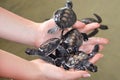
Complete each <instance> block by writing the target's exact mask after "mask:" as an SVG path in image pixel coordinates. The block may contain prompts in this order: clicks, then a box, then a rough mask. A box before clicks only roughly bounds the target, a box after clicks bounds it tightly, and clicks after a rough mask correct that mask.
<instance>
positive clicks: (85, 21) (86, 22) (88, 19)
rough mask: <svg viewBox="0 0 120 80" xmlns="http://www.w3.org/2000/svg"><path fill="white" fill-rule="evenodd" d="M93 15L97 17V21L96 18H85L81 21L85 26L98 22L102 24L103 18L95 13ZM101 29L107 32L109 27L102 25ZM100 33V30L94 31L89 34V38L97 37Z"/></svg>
mask: <svg viewBox="0 0 120 80" xmlns="http://www.w3.org/2000/svg"><path fill="white" fill-rule="evenodd" d="M93 15H94V16H95V17H96V19H95V18H83V19H81V20H80V21H81V22H83V23H85V24H90V23H93V22H96V23H101V22H102V18H101V17H100V16H99V15H98V14H95V13H94V14H93ZM99 29H101V30H107V29H108V26H107V25H103V24H100V27H99ZM98 32H99V30H98V29H94V30H93V31H92V32H91V33H89V34H88V37H92V36H95V35H96V34H97V33H98Z"/></svg>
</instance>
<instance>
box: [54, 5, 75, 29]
mask: <svg viewBox="0 0 120 80" xmlns="http://www.w3.org/2000/svg"><path fill="white" fill-rule="evenodd" d="M53 18H54V20H55V22H56V24H57V26H58V27H59V28H60V29H64V28H69V27H71V26H72V25H73V24H74V23H75V22H76V20H77V18H76V14H75V12H74V11H73V10H72V9H71V8H68V7H64V8H60V9H58V10H57V11H56V12H55V13H54V16H53Z"/></svg>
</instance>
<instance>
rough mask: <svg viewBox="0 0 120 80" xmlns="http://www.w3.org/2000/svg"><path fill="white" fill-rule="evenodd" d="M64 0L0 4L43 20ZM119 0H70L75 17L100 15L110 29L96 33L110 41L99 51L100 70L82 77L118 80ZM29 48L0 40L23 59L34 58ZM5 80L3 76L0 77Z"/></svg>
mask: <svg viewBox="0 0 120 80" xmlns="http://www.w3.org/2000/svg"><path fill="white" fill-rule="evenodd" d="M65 1H66V0H0V6H1V7H3V8H6V9H8V10H10V11H12V12H14V13H16V14H18V15H20V16H22V17H25V18H27V19H30V20H33V21H35V22H42V21H44V20H45V19H48V18H51V17H52V15H53V12H54V11H55V10H56V9H58V8H60V7H62V6H64V3H65ZM119 3H120V0H73V6H74V7H73V9H74V11H75V12H76V14H77V17H78V19H81V18H85V17H93V15H92V14H93V13H97V14H99V15H100V16H101V17H102V18H103V24H107V25H108V26H109V30H107V31H100V33H99V34H98V35H97V36H102V37H106V38H108V39H109V40H110V43H109V44H108V45H107V46H105V49H104V50H103V51H102V52H101V53H103V54H104V58H103V59H101V60H100V61H99V62H98V63H97V65H98V66H99V71H98V72H97V73H91V74H92V77H91V78H88V79H81V80H120V77H119V74H120V69H119V68H120V63H119V61H120V60H119V59H120V54H119V50H120V49H119V48H120V45H119V39H120V31H119V29H120V27H119V25H120V22H119V21H120V6H119ZM27 47H29V46H26V45H22V44H18V43H14V42H10V41H7V40H3V39H0V48H1V49H4V50H7V51H9V52H12V53H14V54H16V55H18V56H20V57H23V58H25V59H28V60H30V59H33V58H34V57H32V56H31V57H29V56H27V55H26V54H25V53H24V50H25V49H26V48H27ZM0 80H4V79H2V78H1V79H0Z"/></svg>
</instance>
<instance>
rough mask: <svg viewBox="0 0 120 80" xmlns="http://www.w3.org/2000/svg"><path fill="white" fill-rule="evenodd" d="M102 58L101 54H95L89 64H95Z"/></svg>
mask: <svg viewBox="0 0 120 80" xmlns="http://www.w3.org/2000/svg"><path fill="white" fill-rule="evenodd" d="M102 57H103V54H100V53H97V54H96V55H95V56H94V57H93V58H92V59H90V62H91V63H94V64H95V63H96V62H97V61H98V60H99V59H101V58H102Z"/></svg>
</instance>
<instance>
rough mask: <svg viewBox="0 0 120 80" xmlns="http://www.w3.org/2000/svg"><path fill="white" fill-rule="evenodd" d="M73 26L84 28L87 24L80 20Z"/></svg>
mask: <svg viewBox="0 0 120 80" xmlns="http://www.w3.org/2000/svg"><path fill="white" fill-rule="evenodd" d="M73 27H74V28H77V29H82V28H84V27H85V24H84V23H82V22H80V21H76V23H75V24H74V25H73Z"/></svg>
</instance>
